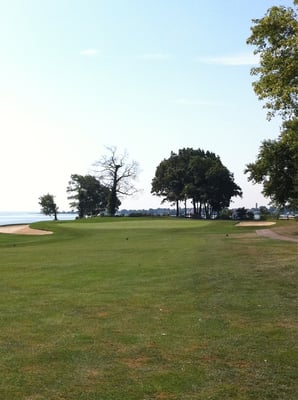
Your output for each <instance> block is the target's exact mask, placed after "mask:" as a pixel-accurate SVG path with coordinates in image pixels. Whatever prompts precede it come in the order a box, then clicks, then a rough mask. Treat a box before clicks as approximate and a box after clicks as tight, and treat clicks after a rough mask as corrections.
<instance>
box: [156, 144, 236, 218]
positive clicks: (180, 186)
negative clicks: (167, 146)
mask: <svg viewBox="0 0 298 400" xmlns="http://www.w3.org/2000/svg"><path fill="white" fill-rule="evenodd" d="M151 192H152V193H153V194H155V195H157V196H161V197H163V201H170V202H175V203H176V210H177V215H178V213H179V201H181V200H185V201H186V200H187V199H191V200H192V203H193V210H194V214H195V215H197V216H198V217H201V216H202V214H203V212H204V214H205V215H206V217H207V218H209V217H210V216H211V215H212V212H215V211H216V212H219V211H220V210H222V209H223V208H225V207H228V206H229V204H230V200H231V198H232V197H233V196H241V195H242V192H241V189H240V187H239V186H237V185H236V184H235V182H234V177H233V175H232V174H231V173H230V172H229V171H228V169H227V168H226V167H225V166H224V165H223V164H222V163H221V161H220V158H219V157H218V156H216V155H215V154H214V153H212V152H209V151H207V152H205V151H204V150H201V149H197V150H194V149H192V148H186V149H181V150H179V152H178V154H176V153H174V152H172V153H171V156H170V157H169V158H168V159H164V160H163V161H162V162H161V163H160V164H159V165H158V167H157V168H156V172H155V177H154V178H153V180H152V189H151Z"/></svg>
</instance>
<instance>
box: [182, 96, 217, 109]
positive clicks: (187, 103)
mask: <svg viewBox="0 0 298 400" xmlns="http://www.w3.org/2000/svg"><path fill="white" fill-rule="evenodd" d="M176 103H177V104H181V105H184V106H207V107H214V106H220V105H221V104H220V103H216V102H213V101H207V100H199V99H190V98H186V97H181V98H180V99H177V100H176Z"/></svg>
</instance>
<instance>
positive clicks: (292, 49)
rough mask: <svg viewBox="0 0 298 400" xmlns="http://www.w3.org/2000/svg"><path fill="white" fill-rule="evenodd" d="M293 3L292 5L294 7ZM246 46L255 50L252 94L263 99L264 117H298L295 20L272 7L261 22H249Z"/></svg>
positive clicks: (285, 10) (297, 25)
mask: <svg viewBox="0 0 298 400" xmlns="http://www.w3.org/2000/svg"><path fill="white" fill-rule="evenodd" d="M297 3H298V2H297V1H295V2H294V4H296V5H297ZM253 23H254V25H253V27H252V28H251V31H252V34H251V36H250V37H249V38H248V39H247V43H248V44H251V45H253V46H255V47H256V49H255V51H254V53H255V54H257V55H259V57H260V65H259V66H258V67H255V68H252V70H251V74H252V75H255V76H257V77H258V78H259V79H258V81H256V82H254V83H253V87H254V90H255V93H256V95H257V96H258V98H259V99H260V100H265V101H266V103H265V105H264V107H265V108H267V109H268V110H269V112H268V118H269V119H270V118H271V117H273V116H274V115H275V114H279V115H281V116H282V117H283V118H284V119H291V118H293V117H296V118H297V117H298V67H297V60H298V21H297V14H296V12H295V11H294V9H292V8H290V7H289V8H286V7H283V6H280V7H272V8H270V9H269V10H268V12H267V14H266V15H265V16H264V17H263V18H261V19H254V20H253Z"/></svg>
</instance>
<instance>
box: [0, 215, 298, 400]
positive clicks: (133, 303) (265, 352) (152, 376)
mask: <svg viewBox="0 0 298 400" xmlns="http://www.w3.org/2000/svg"><path fill="white" fill-rule="evenodd" d="M93 221H94V222H93ZM38 226H43V227H44V228H48V229H52V230H53V231H54V232H55V234H54V235H51V236H47V237H44V236H43V237H25V236H13V235H0V251H1V260H0V266H1V303H0V307H1V333H0V344H1V371H0V372H1V381H0V394H1V398H5V399H6V400H12V399H13V400H15V399H34V400H37V399H38V400H40V399H47V400H48V399H50V400H54V399H55V400H56V399H67V400H68V399H69V400H70V399H71V400H73V399H84V400H85V399H88V400H89V399H90V400H93V399H207V398H210V399H252V398H254V399H262V400H263V399H293V400H294V399H295V398H296V395H297V383H296V376H297V370H296V369H295V366H296V365H297V355H296V354H295V351H294V350H295V348H296V339H297V309H296V305H297V303H296V301H297V291H296V285H295V282H297V268H296V261H297V257H296V256H297V252H296V250H297V247H296V244H295V243H287V242H279V241H272V240H269V239H262V238H260V237H257V236H256V235H255V233H254V228H239V227H238V228H237V229H236V228H235V227H234V225H233V224H232V223H231V222H216V221H212V222H208V221H193V220H177V219H137V220H134V219H125V218H123V219H122V218H121V219H109V218H102V219H95V220H92V221H87V222H86V221H85V222H78V221H74V222H67V223H65V222H61V223H59V222H58V223H42V224H38Z"/></svg>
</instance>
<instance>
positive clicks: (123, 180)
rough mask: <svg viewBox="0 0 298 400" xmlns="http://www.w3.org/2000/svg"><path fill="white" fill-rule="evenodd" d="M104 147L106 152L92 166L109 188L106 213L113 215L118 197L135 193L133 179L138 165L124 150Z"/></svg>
mask: <svg viewBox="0 0 298 400" xmlns="http://www.w3.org/2000/svg"><path fill="white" fill-rule="evenodd" d="M106 149H107V151H108V154H106V155H103V156H102V157H101V159H100V160H98V161H96V162H95V163H94V166H95V167H96V169H97V170H96V173H97V174H98V175H99V179H100V180H101V181H102V182H103V183H104V185H105V186H107V187H108V188H109V190H110V193H109V198H108V204H107V209H108V213H109V214H110V215H112V216H114V215H115V213H116V211H117V210H118V208H119V206H120V204H121V201H120V198H121V197H123V196H131V195H133V194H134V193H136V191H137V190H136V188H135V186H134V183H133V181H134V180H136V178H137V175H138V170H139V166H138V163H137V162H136V161H134V160H132V161H130V160H129V159H128V153H127V152H126V151H125V152H124V153H123V154H117V148H116V147H107V148H106ZM98 168H99V169H98Z"/></svg>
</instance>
